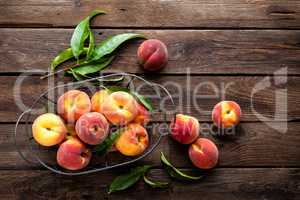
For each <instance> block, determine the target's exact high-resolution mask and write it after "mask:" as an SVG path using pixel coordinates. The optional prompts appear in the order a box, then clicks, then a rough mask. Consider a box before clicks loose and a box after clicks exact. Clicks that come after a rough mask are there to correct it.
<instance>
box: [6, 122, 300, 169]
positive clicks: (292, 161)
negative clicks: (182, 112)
mask: <svg viewBox="0 0 300 200" xmlns="http://www.w3.org/2000/svg"><path fill="white" fill-rule="evenodd" d="M208 125H210V124H205V123H201V130H202V131H201V137H207V138H210V139H212V140H213V141H215V143H216V144H217V146H218V148H219V151H220V160H219V164H218V167H232V166H236V167H258V166H261V167H267V166H269V167H270V166H271V167H299V166H300V145H299V144H300V133H299V129H300V123H299V122H289V123H288V124H287V127H288V130H287V132H286V133H281V132H278V131H277V130H274V129H273V128H270V127H268V126H267V125H265V124H263V123H241V124H240V126H239V127H238V129H237V130H236V132H234V133H232V134H231V135H230V136H227V137H224V136H223V137H221V136H218V135H214V134H213V133H214V132H212V131H209V130H208V129H207V126H208ZM277 125H280V126H285V124H284V123H277ZM28 128H29V130H30V128H31V127H30V126H29V127H28ZM0 129H1V130H2V131H1V132H0V169H31V168H32V167H35V168H41V166H40V165H38V164H37V165H35V164H33V165H28V164H27V163H26V162H25V161H23V160H22V159H21V157H20V156H19V155H18V153H17V152H16V149H15V147H14V140H13V135H14V125H13V124H9V125H8V124H2V125H0ZM25 129H26V127H25V125H21V126H20V127H19V129H18V131H19V132H18V137H17V138H18V139H17V141H18V144H19V145H20V148H21V150H22V152H24V153H25V155H26V157H27V158H28V159H29V160H33V159H32V156H31V155H32V153H31V152H30V151H29V150H28V145H29V144H30V143H29V142H28V137H26V136H27V135H26V132H25ZM29 134H30V133H29ZM53 151H55V150H53ZM160 152H164V153H165V154H166V156H167V157H168V158H169V160H170V161H171V162H172V163H173V164H174V165H176V166H178V167H185V168H186V167H192V165H191V163H190V161H189V159H188V154H187V152H188V146H184V145H180V144H178V143H176V142H174V141H173V140H172V139H171V138H170V137H169V136H165V137H164V138H163V140H162V141H161V143H160V145H159V146H158V147H157V148H156V149H155V151H154V152H153V153H152V154H150V155H149V156H148V157H146V158H145V159H144V160H142V161H140V162H139V163H138V164H152V165H155V166H158V167H159V166H161V164H160V160H159V158H160ZM41 155H45V156H42V157H43V158H45V161H49V158H51V156H50V157H49V154H48V153H45V154H41ZM94 158H96V157H94ZM121 159H124V158H123V157H122V156H120V154H118V153H111V154H110V159H109V161H110V163H111V164H113V163H116V162H120V161H121ZM97 162H98V163H99V162H100V161H97Z"/></svg>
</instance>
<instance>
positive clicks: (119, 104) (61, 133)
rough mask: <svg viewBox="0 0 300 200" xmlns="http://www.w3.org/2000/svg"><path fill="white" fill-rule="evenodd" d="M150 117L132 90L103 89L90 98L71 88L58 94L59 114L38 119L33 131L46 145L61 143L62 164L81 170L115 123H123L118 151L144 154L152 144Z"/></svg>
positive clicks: (36, 138)
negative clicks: (149, 129)
mask: <svg viewBox="0 0 300 200" xmlns="http://www.w3.org/2000/svg"><path fill="white" fill-rule="evenodd" d="M149 121H150V113H149V111H148V110H147V109H146V108H145V107H144V106H143V105H142V104H140V103H138V101H137V100H136V99H135V98H134V97H133V96H132V95H131V94H130V93H127V92H123V91H116V92H109V91H108V90H105V89H103V90H100V91H98V92H96V93H95V94H94V95H93V96H92V97H91V98H90V97H89V96H88V94H86V93H85V92H83V91H80V90H69V91H67V92H66V93H64V94H63V95H62V96H60V97H59V98H58V101H57V114H54V113H45V114H42V115H40V116H38V117H37V118H36V119H35V121H34V123H33V125H32V134H33V138H34V139H35V141H36V142H37V143H38V144H40V145H42V146H46V147H50V146H55V147H57V146H58V150H57V155H56V159H57V163H58V164H59V165H60V166H61V167H63V168H65V169H68V170H80V169H82V168H84V167H86V166H87V165H88V164H89V162H90V160H91V157H92V151H91V149H92V148H93V146H96V145H100V144H101V143H103V141H104V140H105V139H106V138H107V137H109V135H110V128H111V127H113V126H117V127H122V128H121V129H119V130H121V131H120V135H119V137H118V138H117V140H116V141H115V143H114V148H115V149H116V150H117V151H119V152H120V153H121V154H123V155H125V156H137V155H140V154H142V153H143V152H144V151H145V150H146V148H147V147H148V144H149V137H148V133H147V131H146V129H145V128H144V126H145V125H146V124H147V123H148V122H149Z"/></svg>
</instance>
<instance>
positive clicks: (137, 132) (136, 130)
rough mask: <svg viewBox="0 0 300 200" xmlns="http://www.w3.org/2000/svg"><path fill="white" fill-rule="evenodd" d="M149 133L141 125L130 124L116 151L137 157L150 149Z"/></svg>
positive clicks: (117, 144)
mask: <svg viewBox="0 0 300 200" xmlns="http://www.w3.org/2000/svg"><path fill="white" fill-rule="evenodd" d="M148 144H149V138H148V133H147V131H146V129H145V128H144V127H142V126H141V125H140V124H135V123H133V124H129V125H128V126H127V127H125V128H124V130H123V132H122V133H121V135H120V137H119V138H118V139H117V141H116V145H115V146H116V149H117V150H118V151H119V152H121V153H122V154H123V155H125V156H137V155H140V154H142V153H143V152H144V151H145V149H146V148H147V147H148Z"/></svg>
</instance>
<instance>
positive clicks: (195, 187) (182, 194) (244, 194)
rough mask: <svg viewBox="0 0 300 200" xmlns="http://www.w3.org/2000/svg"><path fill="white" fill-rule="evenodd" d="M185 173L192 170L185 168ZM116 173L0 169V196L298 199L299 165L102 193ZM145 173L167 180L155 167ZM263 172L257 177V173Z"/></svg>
mask: <svg viewBox="0 0 300 200" xmlns="http://www.w3.org/2000/svg"><path fill="white" fill-rule="evenodd" d="M185 172H186V173H194V172H195V171H191V170H186V171H185ZM118 174H119V173H112V172H103V173H97V174H92V175H86V176H79V177H66V176H58V175H55V174H52V173H50V172H48V171H37V170H31V171H21V170H20V171H11V170H1V171H0V183H1V188H0V194H1V199H12V200H13V199H37V200H38V199H124V198H128V199H141V198H142V199H153V198H157V199H185V198H188V199H199V196H201V199H203V200H212V199H213V200H214V199H245V200H263V199H272V200H281V199H286V200H291V199H299V197H300V192H299V187H300V185H299V178H300V170H299V169H288V168H285V169H284V168H276V169H274V168H273V169H272V168H270V169H263V168H253V169H232V168H228V169H215V170H213V171H211V172H210V173H207V175H206V177H205V178H204V179H203V180H201V181H199V182H196V183H185V182H177V181H172V184H171V186H170V188H169V189H151V188H149V186H147V185H145V184H144V183H143V182H142V181H140V182H139V183H138V184H137V185H135V186H134V187H132V188H131V189H129V190H126V191H124V192H119V193H115V194H112V195H108V194H107V185H109V184H110V183H111V181H112V180H113V178H114V177H115V176H116V175H118ZM149 177H150V178H151V179H154V180H165V181H170V179H169V178H168V176H167V175H166V174H165V172H164V171H163V170H161V169H154V170H153V171H152V172H151V173H150V174H149ZM262 177H263V178H262Z"/></svg>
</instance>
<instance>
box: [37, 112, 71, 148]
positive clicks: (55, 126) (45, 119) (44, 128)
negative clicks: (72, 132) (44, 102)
mask: <svg viewBox="0 0 300 200" xmlns="http://www.w3.org/2000/svg"><path fill="white" fill-rule="evenodd" d="M32 134H33V138H34V139H35V141H36V142H37V143H39V144H40V145H43V146H53V145H56V144H59V143H61V142H62V141H63V140H64V138H65V136H66V134H67V128H66V126H65V124H64V122H63V120H62V119H61V118H60V117H59V116H57V115H55V114H53V113H45V114H42V115H40V116H39V117H38V118H36V119H35V120H34V122H33V125H32Z"/></svg>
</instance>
